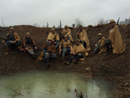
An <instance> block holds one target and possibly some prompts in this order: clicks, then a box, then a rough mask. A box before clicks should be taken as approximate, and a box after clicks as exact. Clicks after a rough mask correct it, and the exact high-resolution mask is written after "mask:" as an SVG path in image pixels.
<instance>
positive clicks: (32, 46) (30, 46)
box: [21, 32, 37, 55]
mask: <svg viewBox="0 0 130 98" xmlns="http://www.w3.org/2000/svg"><path fill="white" fill-rule="evenodd" d="M22 47H23V48H24V49H21V50H25V52H28V53H29V54H30V55H35V51H36V50H37V46H36V42H35V41H34V39H33V38H32V37H30V33H29V32H27V33H26V37H24V38H23V41H22Z"/></svg>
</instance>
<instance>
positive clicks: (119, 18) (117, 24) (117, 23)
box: [116, 17, 120, 25]
mask: <svg viewBox="0 0 130 98" xmlns="http://www.w3.org/2000/svg"><path fill="white" fill-rule="evenodd" d="M119 20H120V17H119V19H118V20H117V23H116V24H117V25H118V24H119Z"/></svg>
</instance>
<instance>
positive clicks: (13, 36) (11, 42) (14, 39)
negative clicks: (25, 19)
mask: <svg viewBox="0 0 130 98" xmlns="http://www.w3.org/2000/svg"><path fill="white" fill-rule="evenodd" d="M4 43H5V46H6V51H9V50H10V48H11V49H14V48H16V49H18V48H19V46H20V45H21V41H20V37H19V35H18V34H17V33H16V32H15V31H14V28H13V27H11V28H10V32H9V33H7V35H6V37H5V40H4Z"/></svg>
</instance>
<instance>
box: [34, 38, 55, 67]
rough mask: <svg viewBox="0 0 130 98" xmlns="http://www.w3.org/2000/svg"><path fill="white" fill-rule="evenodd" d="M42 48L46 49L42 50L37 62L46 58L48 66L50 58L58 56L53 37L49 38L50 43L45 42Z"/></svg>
mask: <svg viewBox="0 0 130 98" xmlns="http://www.w3.org/2000/svg"><path fill="white" fill-rule="evenodd" d="M42 49H44V50H45V51H42V53H41V55H40V56H39V57H38V59H37V60H36V62H38V61H40V60H43V58H44V60H45V61H46V63H47V67H49V65H50V64H49V60H50V58H53V59H54V58H57V56H56V48H55V46H54V45H53V43H52V39H48V43H45V44H44V45H43V46H42Z"/></svg>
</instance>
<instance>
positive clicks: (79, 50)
mask: <svg viewBox="0 0 130 98" xmlns="http://www.w3.org/2000/svg"><path fill="white" fill-rule="evenodd" d="M71 53H76V54H78V53H83V54H84V55H85V56H88V52H87V50H86V49H85V48H84V46H83V45H82V44H81V43H79V45H78V46H77V45H76V44H75V45H74V46H73V48H72V51H71Z"/></svg>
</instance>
